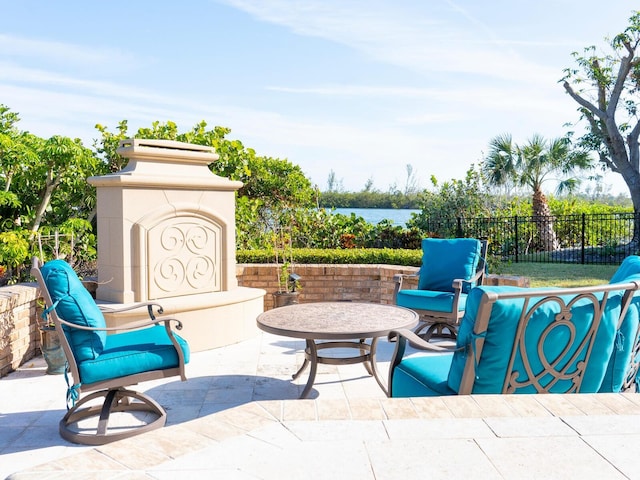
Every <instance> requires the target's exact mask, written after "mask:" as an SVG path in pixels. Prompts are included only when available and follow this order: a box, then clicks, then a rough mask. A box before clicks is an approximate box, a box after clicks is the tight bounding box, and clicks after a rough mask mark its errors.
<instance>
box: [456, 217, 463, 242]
mask: <svg viewBox="0 0 640 480" xmlns="http://www.w3.org/2000/svg"><path fill="white" fill-rule="evenodd" d="M456 229H457V233H456V236H457V237H458V238H462V237H464V235H463V234H462V218H461V217H457V225H456Z"/></svg>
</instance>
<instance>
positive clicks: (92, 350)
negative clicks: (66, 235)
mask: <svg viewBox="0 0 640 480" xmlns="http://www.w3.org/2000/svg"><path fill="white" fill-rule="evenodd" d="M31 273H32V275H33V276H34V277H35V278H36V279H37V281H38V284H39V286H40V289H41V293H42V296H43V297H44V300H45V304H46V309H45V313H44V315H45V316H48V317H49V319H50V321H51V322H52V323H53V324H54V325H55V329H56V331H57V332H58V334H59V337H60V343H61V345H62V348H63V350H64V353H65V356H66V359H67V369H66V372H65V377H66V378H67V383H68V385H69V388H68V390H67V401H68V402H71V403H72V407H71V408H70V409H69V410H68V411H67V413H66V415H65V416H64V417H63V418H62V420H61V421H60V425H59V430H60V434H61V436H62V437H63V438H65V439H66V440H69V441H71V442H75V443H82V444H87V445H103V444H105V443H109V442H113V441H116V440H121V439H123V438H127V437H130V436H132V435H135V434H139V433H143V432H146V431H149V430H153V429H155V428H160V427H162V426H164V424H165V423H166V412H165V411H164V409H163V408H162V407H161V406H160V405H159V404H158V403H156V402H155V401H154V400H153V399H152V398H150V397H148V396H146V395H144V394H143V393H140V392H135V391H132V390H129V389H126V388H125V387H127V386H130V385H135V384H137V383H139V382H143V381H147V380H154V379H160V378H166V377H171V376H179V377H180V378H181V379H182V380H186V376H185V371H184V367H185V364H186V363H188V362H189V346H188V344H187V342H186V341H185V340H184V339H183V338H181V337H180V336H179V335H176V334H175V333H174V332H173V331H172V329H171V326H170V325H171V324H172V323H174V324H176V328H178V329H180V328H182V325H181V323H180V322H179V321H178V320H176V319H172V318H155V315H154V312H153V307H154V306H156V307H158V306H157V305H154V304H139V305H136V306H134V307H132V308H136V307H140V306H142V307H145V308H147V309H148V312H149V315H150V320H148V321H142V322H137V323H135V324H133V325H130V326H124V327H118V328H117V329H115V328H107V326H106V322H105V319H104V316H103V314H102V312H101V311H100V309H99V308H98V306H97V304H96V303H95V301H94V300H93V298H92V297H91V294H90V293H89V292H88V291H87V290H86V289H85V288H84V286H83V284H82V282H81V281H80V280H79V279H78V276H77V275H76V273H75V272H74V271H73V269H72V268H71V267H70V266H69V264H68V263H66V262H65V261H63V260H52V261H49V262H47V263H45V264H44V265H40V262H39V260H38V259H37V258H34V261H33V268H32V270H31ZM130 308H131V307H130ZM130 308H126V309H122V310H128V309H130ZM158 311H159V313H162V309H161V308H159V310H158ZM110 330H118V331H123V330H125V331H124V332H123V333H112V334H110V335H107V333H108V332H109V331H110ZM69 376H70V377H71V379H72V380H71V381H70V380H69ZM84 392H92V393H91V394H89V395H86V396H84V397H83V398H80V394H81V393H84ZM101 397H104V401H103V403H102V404H101V405H100V404H96V403H95V402H93V400H94V399H97V398H101ZM113 412H144V413H147V412H150V413H152V417H154V418H155V419H154V420H151V421H149V422H148V423H142V424H140V423H136V425H135V426H133V427H132V428H123V426H122V425H119V426H118V428H112V429H111V430H110V429H109V419H110V415H111V413H113ZM98 416H99V420H98V422H97V428H96V429H95V430H94V431H92V430H91V429H86V427H85V426H84V424H83V427H82V428H81V429H80V428H79V427H78V425H77V424H78V422H80V421H82V420H85V419H88V418H91V417H98ZM85 423H86V422H85Z"/></svg>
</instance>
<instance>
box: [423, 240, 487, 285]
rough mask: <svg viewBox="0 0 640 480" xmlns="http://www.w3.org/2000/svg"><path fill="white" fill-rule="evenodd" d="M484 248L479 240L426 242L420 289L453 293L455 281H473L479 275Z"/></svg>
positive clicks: (424, 242) (424, 241)
mask: <svg viewBox="0 0 640 480" xmlns="http://www.w3.org/2000/svg"><path fill="white" fill-rule="evenodd" d="M481 248H482V244H481V243H480V241H479V240H476V239H475V238H448V239H444V238H425V239H423V240H422V268H421V269H420V279H419V280H418V288H419V289H420V290H436V291H440V292H453V287H452V284H453V281H454V280H455V279H462V280H469V279H470V278H471V277H473V275H474V274H475V273H476V269H477V268H478V261H479V260H480V252H481Z"/></svg>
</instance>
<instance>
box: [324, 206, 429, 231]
mask: <svg viewBox="0 0 640 480" xmlns="http://www.w3.org/2000/svg"><path fill="white" fill-rule="evenodd" d="M334 212H335V213H340V214H342V215H351V214H352V213H354V214H355V215H356V216H357V217H362V218H364V219H365V221H366V222H367V223H371V224H372V225H377V224H378V222H381V221H382V220H385V219H386V220H391V221H392V222H393V224H394V225H400V226H402V227H404V226H405V225H406V223H407V220H409V219H410V218H411V214H412V213H420V210H418V209H410V208H336V209H335V210H334Z"/></svg>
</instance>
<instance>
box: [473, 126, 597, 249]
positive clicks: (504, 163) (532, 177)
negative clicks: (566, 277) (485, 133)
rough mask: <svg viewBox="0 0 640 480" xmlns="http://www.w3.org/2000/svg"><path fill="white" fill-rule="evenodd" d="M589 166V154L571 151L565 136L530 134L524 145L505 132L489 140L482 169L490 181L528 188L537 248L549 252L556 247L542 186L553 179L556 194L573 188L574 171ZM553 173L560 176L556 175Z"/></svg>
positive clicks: (577, 181) (557, 246) (575, 180)
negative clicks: (534, 221)
mask: <svg viewBox="0 0 640 480" xmlns="http://www.w3.org/2000/svg"><path fill="white" fill-rule="evenodd" d="M590 166H591V161H590V159H589V156H588V155H587V154H586V153H585V152H583V151H579V150H573V149H572V146H571V142H570V140H569V139H568V138H567V137H565V138H556V139H553V140H549V141H547V140H545V139H544V138H543V137H542V136H540V135H534V136H533V137H531V139H530V140H529V141H528V142H527V143H526V144H524V145H517V144H514V143H513V140H512V138H511V135H508V134H505V135H499V136H497V137H495V138H493V139H492V140H491V142H490V144H489V153H488V155H487V156H486V158H485V159H484V161H483V164H482V171H483V173H484V175H485V178H486V179H487V181H488V182H489V183H490V184H493V185H504V184H505V183H508V182H511V181H513V182H514V183H516V184H518V185H521V186H525V187H528V188H530V189H531V191H532V192H533V196H532V203H533V216H534V217H535V218H536V224H537V227H538V231H539V233H540V238H541V242H542V245H541V247H542V248H543V249H544V250H546V251H552V250H557V249H558V248H559V243H558V239H557V237H556V234H555V231H554V229H553V220H552V217H551V211H550V209H549V204H548V202H547V198H546V197H545V195H544V193H543V191H542V185H543V183H544V182H546V181H548V180H556V181H558V186H557V191H558V193H562V192H565V191H569V192H570V191H573V190H575V189H576V188H577V186H578V185H579V183H580V182H579V179H578V178H577V177H576V172H577V171H578V170H580V169H586V168H589V167H590ZM553 175H560V178H558V177H555V176H553Z"/></svg>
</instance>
